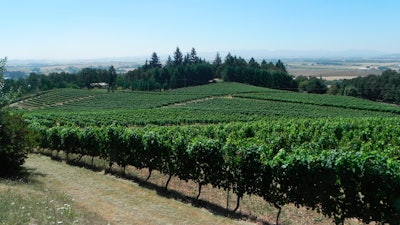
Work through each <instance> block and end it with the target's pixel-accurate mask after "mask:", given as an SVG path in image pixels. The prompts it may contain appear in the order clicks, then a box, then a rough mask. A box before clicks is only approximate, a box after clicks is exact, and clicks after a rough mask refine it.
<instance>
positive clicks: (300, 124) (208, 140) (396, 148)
mask: <svg viewBox="0 0 400 225" xmlns="http://www.w3.org/2000/svg"><path fill="white" fill-rule="evenodd" d="M66 96H69V97H66ZM15 107H16V108H20V109H19V110H20V111H21V112H23V115H24V118H25V120H26V121H27V122H28V123H29V126H30V127H31V128H32V129H34V130H36V131H37V133H38V134H40V135H39V137H40V138H39V147H40V148H41V149H53V150H56V151H57V152H60V151H63V152H65V153H66V154H67V159H68V155H69V154H74V155H81V156H83V155H85V156H91V157H93V158H94V157H99V158H102V159H104V160H106V161H108V162H109V165H110V167H111V166H112V165H113V164H117V165H119V166H120V167H122V168H125V167H126V166H128V165H130V166H134V167H136V168H139V169H147V170H148V172H149V177H150V176H151V174H152V171H154V170H157V171H159V172H161V173H163V174H165V175H167V176H169V177H170V178H171V177H172V176H174V177H178V178H179V179H181V180H184V181H189V180H190V181H193V182H195V183H197V184H198V196H197V197H199V196H200V195H201V190H202V186H204V185H212V186H214V187H216V188H221V189H224V190H230V191H232V192H234V193H235V194H236V195H237V207H236V209H237V208H238V207H239V205H240V199H241V198H242V197H243V196H244V195H256V196H260V197H262V198H263V199H264V200H265V201H266V202H267V203H269V204H271V205H273V206H275V207H276V208H278V209H280V208H281V207H282V206H284V205H286V204H294V205H296V206H299V207H300V206H302V207H307V208H310V209H313V210H317V211H319V212H321V213H322V214H323V215H325V216H327V217H331V218H332V219H333V221H334V222H335V223H336V224H342V223H343V222H344V221H345V220H346V219H348V218H357V219H359V220H360V221H362V222H365V223H369V222H372V221H376V222H382V223H389V224H398V221H400V162H399V159H400V138H399V137H400V129H399V127H400V118H399V113H400V111H399V110H400V108H398V107H396V106H391V105H386V104H382V103H377V102H370V101H365V100H359V99H356V98H350V97H343V96H342V97H336V96H326V95H311V94H307V95H306V94H301V93H293V92H287V91H277V90H272V89H266V88H259V87H254V86H249V85H242V84H236V83H215V84H209V85H203V86H197V87H192V88H182V89H176V90H170V91H162V92H133V91H116V92H115V93H107V92H106V91H103V90H90V91H89V90H74V89H63V90H61V89H60V90H54V91H49V92H46V93H43V94H41V95H38V96H37V97H33V98H32V99H25V100H24V101H23V102H19V103H17V104H15ZM160 125H163V126H160ZM168 183H169V180H168V181H167V182H166V183H165V188H166V189H167V188H168ZM279 212H280V211H279ZM277 217H279V213H278V215H277Z"/></svg>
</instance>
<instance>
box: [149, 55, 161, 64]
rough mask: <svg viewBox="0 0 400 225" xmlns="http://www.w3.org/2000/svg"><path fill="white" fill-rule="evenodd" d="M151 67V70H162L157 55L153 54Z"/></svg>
mask: <svg viewBox="0 0 400 225" xmlns="http://www.w3.org/2000/svg"><path fill="white" fill-rule="evenodd" d="M149 66H150V68H161V62H160V58H159V57H158V56H157V53H155V52H153V54H152V55H151V59H150V62H149Z"/></svg>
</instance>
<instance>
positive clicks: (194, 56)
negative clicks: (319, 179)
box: [190, 48, 201, 64]
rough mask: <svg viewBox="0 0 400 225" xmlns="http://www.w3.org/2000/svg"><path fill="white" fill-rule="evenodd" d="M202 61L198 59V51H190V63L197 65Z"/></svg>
mask: <svg viewBox="0 0 400 225" xmlns="http://www.w3.org/2000/svg"><path fill="white" fill-rule="evenodd" d="M200 61H201V60H200V59H199V57H197V52H196V49H194V48H192V50H191V51H190V63H192V64H197V63H200Z"/></svg>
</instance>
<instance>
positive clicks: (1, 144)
mask: <svg viewBox="0 0 400 225" xmlns="http://www.w3.org/2000/svg"><path fill="white" fill-rule="evenodd" d="M6 62H7V58H4V59H1V60H0V95H1V102H0V176H10V175H13V174H15V173H17V172H18V171H19V169H20V166H21V165H22V164H23V163H24V161H25V158H26V157H27V154H28V147H29V146H30V145H31V144H32V143H33V141H32V140H33V133H32V131H31V130H29V129H28V128H27V126H26V124H25V121H24V119H23V118H22V117H21V116H19V115H16V114H11V113H9V112H8V111H7V110H6V109H5V106H6V105H7V104H8V101H7V100H8V98H5V96H11V95H8V94H7V93H3V87H4V86H3V84H4V80H3V72H4V71H5V65H6Z"/></svg>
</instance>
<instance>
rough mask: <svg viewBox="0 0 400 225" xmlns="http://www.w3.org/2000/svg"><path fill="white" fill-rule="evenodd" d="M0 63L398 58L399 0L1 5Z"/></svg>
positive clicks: (92, 0)
mask: <svg viewBox="0 0 400 225" xmlns="http://www.w3.org/2000/svg"><path fill="white" fill-rule="evenodd" d="M0 7H1V13H0V32H1V35H0V57H4V56H8V57H9V59H89V58H103V57H128V56H150V55H151V53H152V52H154V51H155V52H157V53H158V54H159V55H160V54H172V53H173V52H174V51H175V49H176V47H177V46H179V47H180V49H181V51H182V52H188V51H190V49H191V48H192V47H195V48H196V50H197V52H217V51H234V50H271V51H274V50H301V51H302V50H329V51H342V50H349V49H352V50H361V49H362V50H364V49H367V50H378V51H382V52H385V53H400V29H399V22H400V1H398V0H273V1H270V0H229V1H222V0H169V1H168V0H165V1H162V0H149V1H144V0H138V1H135V0H4V1H1V2H0Z"/></svg>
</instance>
